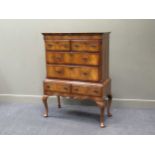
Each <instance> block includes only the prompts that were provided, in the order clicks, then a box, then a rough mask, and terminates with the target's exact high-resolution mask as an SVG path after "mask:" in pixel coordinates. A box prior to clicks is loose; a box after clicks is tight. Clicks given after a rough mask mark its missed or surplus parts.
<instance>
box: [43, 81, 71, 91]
mask: <svg viewBox="0 0 155 155" xmlns="http://www.w3.org/2000/svg"><path fill="white" fill-rule="evenodd" d="M44 90H45V92H63V93H70V92H71V85H70V84H66V83H56V82H45V83H44Z"/></svg>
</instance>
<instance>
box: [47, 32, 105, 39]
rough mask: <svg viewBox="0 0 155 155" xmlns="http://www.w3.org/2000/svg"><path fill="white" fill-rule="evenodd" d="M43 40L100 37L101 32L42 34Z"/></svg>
mask: <svg viewBox="0 0 155 155" xmlns="http://www.w3.org/2000/svg"><path fill="white" fill-rule="evenodd" d="M44 38H45V40H53V39H54V40H59V39H60V40H63V39H66V40H68V39H76V40H77V39H85V40H86V39H102V34H97V33H96V34H91V33H90V34H85V33H81V34H79V33H78V34H76V33H75V34H61V33H60V34H48V35H47V34H46V35H45V36H44Z"/></svg>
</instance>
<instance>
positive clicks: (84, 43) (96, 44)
mask: <svg viewBox="0 0 155 155" xmlns="http://www.w3.org/2000/svg"><path fill="white" fill-rule="evenodd" d="M71 50H72V51H83V52H85V51H88V52H98V51H100V50H101V42H100V41H99V40H89V41H88V40H76V41H72V42H71Z"/></svg>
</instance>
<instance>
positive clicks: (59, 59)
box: [46, 52, 66, 64]
mask: <svg viewBox="0 0 155 155" xmlns="http://www.w3.org/2000/svg"><path fill="white" fill-rule="evenodd" d="M46 61H47V63H48V64H50V63H54V64H63V63H66V58H65V53H61V52H46Z"/></svg>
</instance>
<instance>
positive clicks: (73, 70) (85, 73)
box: [69, 67, 99, 81]
mask: <svg viewBox="0 0 155 155" xmlns="http://www.w3.org/2000/svg"><path fill="white" fill-rule="evenodd" d="M69 70H70V71H69V72H70V77H71V79H74V80H82V81H98V80H99V70H98V68H97V67H69Z"/></svg>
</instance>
